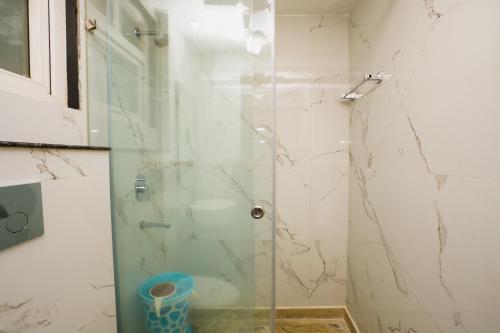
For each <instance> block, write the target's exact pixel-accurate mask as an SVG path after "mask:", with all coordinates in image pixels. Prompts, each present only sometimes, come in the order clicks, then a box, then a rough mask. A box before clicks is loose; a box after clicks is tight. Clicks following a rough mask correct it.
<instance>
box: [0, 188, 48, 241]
mask: <svg viewBox="0 0 500 333" xmlns="http://www.w3.org/2000/svg"><path fill="white" fill-rule="evenodd" d="M41 235H43V208H42V187H41V185H40V183H34V184H24V185H15V186H6V187H0V250H3V249H6V248H8V247H11V246H13V245H16V244H19V243H22V242H24V241H27V240H30V239H33V238H35V237H38V236H41Z"/></svg>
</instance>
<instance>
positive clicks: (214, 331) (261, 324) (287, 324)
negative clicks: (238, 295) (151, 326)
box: [192, 312, 354, 333]
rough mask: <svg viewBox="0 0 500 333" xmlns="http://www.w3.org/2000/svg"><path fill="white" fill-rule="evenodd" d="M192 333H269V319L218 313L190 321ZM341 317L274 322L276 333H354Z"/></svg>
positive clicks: (285, 319) (284, 319)
mask: <svg viewBox="0 0 500 333" xmlns="http://www.w3.org/2000/svg"><path fill="white" fill-rule="evenodd" d="M192 324H193V333H270V332H271V330H270V326H269V319H267V318H259V317H246V318H245V317H242V316H241V313H240V314H239V315H238V314H235V313H234V312H224V313H218V314H217V315H213V314H212V315H211V316H202V317H198V318H195V319H193V320H192ZM349 327H350V326H349V324H348V323H347V321H346V320H345V319H344V318H342V317H336V318H324V316H321V318H305V317H300V318H293V317H290V316H285V317H284V318H280V317H278V318H277V320H276V333H354V332H352V331H351V329H350V328H349Z"/></svg>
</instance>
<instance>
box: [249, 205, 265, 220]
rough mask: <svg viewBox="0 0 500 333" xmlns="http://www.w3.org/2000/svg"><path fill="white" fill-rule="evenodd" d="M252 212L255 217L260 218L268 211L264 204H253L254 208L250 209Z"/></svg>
mask: <svg viewBox="0 0 500 333" xmlns="http://www.w3.org/2000/svg"><path fill="white" fill-rule="evenodd" d="M250 214H251V215H252V217H253V218H254V219H256V220H260V219H261V218H263V217H264V215H266V211H265V210H264V208H263V207H262V206H253V207H252V210H251V211H250Z"/></svg>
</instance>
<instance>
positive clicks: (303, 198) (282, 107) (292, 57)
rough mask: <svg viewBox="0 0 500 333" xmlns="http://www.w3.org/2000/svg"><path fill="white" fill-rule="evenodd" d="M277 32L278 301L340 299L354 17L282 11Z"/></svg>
mask: <svg viewBox="0 0 500 333" xmlns="http://www.w3.org/2000/svg"><path fill="white" fill-rule="evenodd" d="M276 33H277V37H276V38H277V39H276V43H277V46H276V48H277V50H276V53H277V54H276V60H277V109H276V113H277V125H276V132H277V141H278V145H277V146H278V149H277V157H276V159H277V174H276V194H277V201H276V208H277V214H278V215H277V219H276V224H277V238H278V242H277V254H278V260H277V261H278V262H277V281H278V289H277V298H278V306H281V307H304V306H308V307H309V306H311V307H313V306H340V305H343V304H344V299H345V279H346V276H345V274H346V256H347V252H346V238H347V223H348V222H347V209H348V207H347V198H348V192H347V191H348V176H349V168H348V165H349V153H348V149H349V146H348V144H347V141H348V138H349V109H348V107H347V106H346V105H343V104H342V103H341V102H340V100H339V96H340V95H341V94H342V93H343V92H344V90H345V89H346V88H347V82H348V72H349V64H348V61H349V59H348V43H347V36H348V35H347V19H346V17H342V16H314V15H313V16H278V17H277V21H276ZM289 36H294V38H293V41H292V39H290V37H289Z"/></svg>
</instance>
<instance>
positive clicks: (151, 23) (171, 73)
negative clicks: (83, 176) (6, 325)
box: [86, 0, 274, 333]
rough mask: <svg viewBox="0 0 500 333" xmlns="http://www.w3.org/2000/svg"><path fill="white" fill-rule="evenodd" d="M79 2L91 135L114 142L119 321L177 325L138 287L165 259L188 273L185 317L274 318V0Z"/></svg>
mask: <svg viewBox="0 0 500 333" xmlns="http://www.w3.org/2000/svg"><path fill="white" fill-rule="evenodd" d="M86 12H87V13H86V14H87V15H86V16H87V18H92V19H93V20H95V22H96V25H97V29H95V30H92V32H91V33H89V34H88V36H87V59H88V64H87V66H88V76H89V77H88V81H89V82H92V83H93V84H92V85H90V86H89V92H88V94H89V98H88V100H89V109H91V110H92V112H91V114H90V116H89V117H90V119H89V126H90V128H89V131H90V141H91V142H90V143H91V144H94V145H109V146H110V147H111V148H112V152H111V178H112V206H113V207H112V213H113V233H114V252H115V280H116V283H117V285H116V293H117V307H118V313H117V316H118V326H119V332H122V333H142V332H178V331H175V330H173V329H170V330H169V328H168V327H170V326H169V325H170V323H166V322H160V321H159V319H162V317H161V315H162V314H163V313H156V312H155V311H149V312H148V311H146V310H145V303H144V301H143V300H142V299H141V297H140V296H139V292H138V288H139V286H140V285H141V283H143V282H144V281H146V280H147V279H149V278H151V277H153V276H156V275H158V274H165V273H171V272H181V273H184V274H186V275H187V276H188V277H192V278H193V280H194V283H195V289H194V292H193V293H192V294H190V295H187V296H186V297H187V301H189V309H190V310H189V323H190V327H191V328H192V329H193V331H197V332H257V331H259V332H260V331H261V330H262V329H269V330H270V331H271V330H272V329H273V328H272V326H273V325H272V317H273V311H272V309H273V286H272V284H273V251H274V250H273V248H274V247H273V234H274V233H273V230H274V228H273V213H274V205H273V163H274V162H273V145H274V140H273V135H274V133H273V84H272V83H273V80H272V72H273V71H272V70H273V61H272V40H273V39H272V35H273V15H272V8H271V2H270V1H268V0H247V1H232V0H142V1H141V0H124V1H106V0H88V1H87V3H86ZM174 284H175V283H174ZM162 311H163V309H162ZM157 315H160V316H157ZM155 316H156V317H155ZM151 319H158V320H157V322H155V321H154V320H151ZM165 320H166V321H168V320H170V319H169V318H168V317H165ZM152 325H153V326H152ZM155 325H156V326H155ZM191 328H186V329H185V331H186V332H189V331H191Z"/></svg>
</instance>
